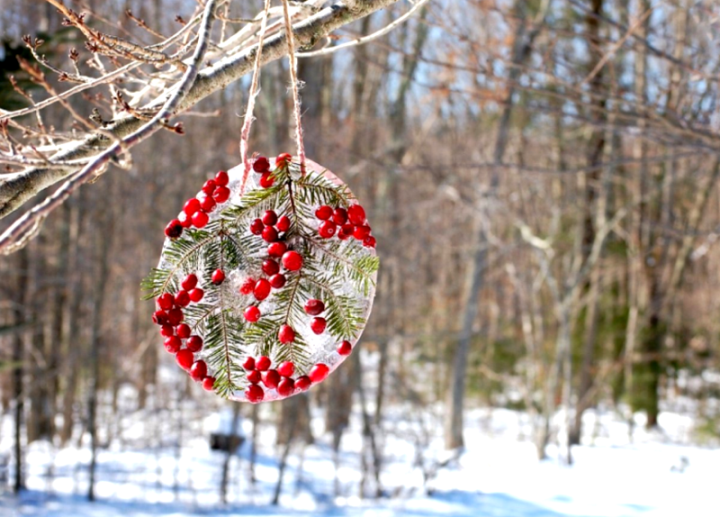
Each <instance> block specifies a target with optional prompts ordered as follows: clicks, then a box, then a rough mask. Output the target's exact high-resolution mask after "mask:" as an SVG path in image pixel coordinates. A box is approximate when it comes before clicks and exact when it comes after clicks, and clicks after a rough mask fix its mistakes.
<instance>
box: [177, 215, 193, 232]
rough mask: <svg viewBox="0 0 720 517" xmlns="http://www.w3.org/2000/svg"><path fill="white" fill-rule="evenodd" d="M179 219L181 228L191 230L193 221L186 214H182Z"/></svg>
mask: <svg viewBox="0 0 720 517" xmlns="http://www.w3.org/2000/svg"><path fill="white" fill-rule="evenodd" d="M177 219H178V221H180V226H182V227H183V228H190V227H191V226H192V219H191V218H190V216H189V215H187V214H186V213H185V212H180V213H179V214H178V217H177Z"/></svg>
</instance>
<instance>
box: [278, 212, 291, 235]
mask: <svg viewBox="0 0 720 517" xmlns="http://www.w3.org/2000/svg"><path fill="white" fill-rule="evenodd" d="M275 228H277V231H279V232H286V231H288V230H289V229H290V218H289V217H288V216H286V215H283V216H281V217H280V219H278V222H277V224H276V225H275Z"/></svg>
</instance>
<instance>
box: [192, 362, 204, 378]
mask: <svg viewBox="0 0 720 517" xmlns="http://www.w3.org/2000/svg"><path fill="white" fill-rule="evenodd" d="M206 375H207V365H206V364H205V361H203V360H202V359H201V360H199V361H195V362H194V363H193V365H192V366H191V367H190V377H192V379H193V380H194V381H201V380H203V379H204V378H205V376H206Z"/></svg>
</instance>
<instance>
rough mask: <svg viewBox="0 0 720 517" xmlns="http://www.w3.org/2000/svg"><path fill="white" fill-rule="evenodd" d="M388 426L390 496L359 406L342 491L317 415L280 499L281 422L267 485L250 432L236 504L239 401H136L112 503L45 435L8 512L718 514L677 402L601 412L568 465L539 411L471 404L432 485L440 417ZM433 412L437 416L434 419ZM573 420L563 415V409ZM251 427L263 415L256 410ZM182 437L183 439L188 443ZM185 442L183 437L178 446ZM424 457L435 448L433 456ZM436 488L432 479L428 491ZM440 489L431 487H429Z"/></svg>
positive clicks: (270, 437)
mask: <svg viewBox="0 0 720 517" xmlns="http://www.w3.org/2000/svg"><path fill="white" fill-rule="evenodd" d="M387 415H388V418H387V420H386V424H385V428H384V431H385V432H384V437H383V439H382V440H383V443H382V447H383V453H384V461H385V464H384V466H383V470H382V472H383V474H382V485H383V489H384V491H385V494H386V496H385V497H383V498H380V499H360V498H359V497H358V487H359V484H360V478H361V459H360V454H359V453H360V450H361V446H362V435H361V432H360V431H361V426H360V421H359V418H355V419H354V420H353V423H352V425H351V428H350V429H348V432H347V433H346V435H345V436H344V438H343V441H342V444H341V456H340V461H339V470H338V472H337V474H338V480H339V485H338V488H339V495H338V496H337V497H336V496H335V468H334V465H333V460H332V457H333V454H332V448H331V442H330V437H329V435H328V434H323V420H322V414H321V413H319V412H318V413H316V414H315V417H314V420H313V429H314V431H316V436H317V439H316V443H315V444H314V445H310V446H307V447H305V448H304V450H303V448H302V447H301V445H299V444H298V445H296V446H294V447H293V450H292V453H291V454H290V459H289V463H288V468H287V470H286V472H285V476H284V484H283V488H282V496H281V497H280V504H279V505H278V506H273V505H271V504H270V502H271V500H272V495H273V492H274V490H275V486H276V484H277V479H278V468H277V466H278V461H279V458H280V456H281V452H282V447H276V446H275V445H274V443H275V435H274V426H270V425H267V426H264V427H263V428H262V431H261V435H260V438H259V440H258V451H257V452H258V456H257V461H256V479H257V480H256V484H255V486H254V487H253V486H251V484H250V482H249V465H250V463H249V454H250V446H249V440H245V442H244V443H243V445H242V447H241V449H240V451H239V454H238V456H236V457H234V458H233V459H232V461H231V462H230V468H229V475H230V478H229V487H228V494H229V495H228V499H229V500H228V503H227V504H226V505H222V504H220V499H219V486H220V479H221V476H222V468H223V462H224V461H225V458H226V454H225V453H223V452H217V451H211V450H210V448H209V445H208V436H209V433H210V431H211V430H213V429H218V428H222V427H224V426H226V425H227V421H226V420H228V419H227V418H226V417H227V416H228V415H227V414H225V413H215V414H214V415H212V416H210V417H207V418H198V419H195V418H192V417H191V415H186V417H190V418H186V420H185V422H186V424H187V427H185V428H184V429H178V428H177V421H176V420H175V419H173V418H169V417H167V418H163V417H162V416H161V415H154V416H151V415H149V414H147V413H143V412H135V413H134V414H132V416H131V417H126V419H124V420H123V421H121V422H118V423H117V426H118V427H117V428H116V429H115V431H114V432H115V433H116V436H117V437H116V438H115V439H113V440H112V442H111V443H110V445H109V447H107V448H104V449H102V450H101V451H100V453H99V456H98V461H99V468H98V481H97V485H96V494H97V498H98V501H97V502H95V503H89V502H87V500H86V498H85V494H86V490H87V483H88V476H87V465H88V463H89V460H90V455H89V451H88V448H87V447H83V448H80V449H78V448H76V447H68V448H65V449H62V450H55V449H54V448H53V447H51V446H50V445H49V444H48V443H46V442H45V443H42V442H36V443H33V444H31V445H30V446H29V447H28V449H27V457H26V466H27V467H26V468H27V488H28V490H27V491H25V492H24V493H23V494H22V495H21V496H20V497H19V498H16V497H14V496H13V495H12V494H10V493H9V492H8V491H7V489H4V490H5V492H0V515H2V516H3V517H5V516H43V517H61V516H62V517H71V516H72V517H96V516H97V517H100V516H103V517H115V516H130V515H132V516H145V515H148V516H149V515H152V516H157V515H163V516H164V515H167V516H174V517H180V516H184V515H210V514H212V515H236V514H239V515H260V516H272V515H278V516H292V515H323V516H333V517H334V516H347V517H354V516H361V515H362V516H379V517H382V516H391V515H408V516H418V517H431V516H440V515H451V516H468V517H485V516H493V517H496V516H497V517H561V516H599V517H600V516H601V517H616V516H617V517H619V516H627V517H634V516H644V517H661V516H662V517H665V516H667V517H678V516H692V517H704V516H708V517H710V516H713V517H717V515H718V506H717V493H716V490H717V482H718V479H720V450H718V449H717V448H710V447H700V446H697V445H691V444H690V441H691V431H692V420H691V419H690V418H689V417H684V416H682V415H679V414H677V413H670V412H666V413H663V414H662V416H661V427H662V432H653V433H647V432H645V431H644V430H643V429H642V425H641V424H642V422H641V421H638V424H639V425H638V426H637V428H636V430H635V432H634V437H633V442H632V443H630V442H629V440H628V431H627V424H626V423H625V422H623V421H622V420H621V419H620V418H619V416H617V415H614V414H612V413H609V412H607V413H604V414H603V415H602V417H601V418H599V419H597V418H596V417H595V416H594V415H593V414H591V413H590V412H589V413H588V418H587V422H586V426H585V430H586V435H585V436H584V440H583V441H584V444H583V446H579V447H574V448H573V457H574V465H573V466H571V467H569V466H567V465H565V463H564V462H563V461H561V458H562V457H563V456H564V452H563V448H559V447H557V446H550V447H549V449H548V450H549V453H550V458H549V459H547V460H544V461H541V462H538V460H537V458H536V450H535V447H534V446H533V444H532V442H531V441H530V439H529V436H528V430H529V427H528V424H527V416H526V415H525V414H523V413H520V412H514V411H509V410H499V409H494V410H489V409H488V410H475V411H471V412H469V413H468V414H467V424H466V426H467V430H466V434H465V436H466V442H467V448H466V451H465V453H464V454H463V455H462V457H461V458H460V460H459V462H453V461H451V462H450V463H449V464H448V465H447V466H446V467H443V468H440V469H439V470H438V472H437V476H436V477H435V478H434V479H432V480H431V481H430V482H429V483H427V485H425V484H424V482H423V473H422V469H421V468H420V467H419V461H422V462H423V464H424V465H425V467H426V468H425V470H426V471H429V470H431V468H429V467H431V466H432V465H433V464H435V463H437V462H442V461H443V460H445V459H447V457H445V456H444V454H445V453H443V451H442V440H441V430H442V428H441V426H440V425H439V423H440V422H439V419H438V420H435V417H437V416H439V415H437V414H436V413H435V412H434V411H432V410H430V411H428V412H427V413H426V414H424V415H423V416H422V418H423V419H424V421H421V420H420V419H419V418H418V416H417V415H415V416H413V414H412V412H411V411H409V410H405V409H403V408H394V409H390V408H388V411H387ZM428 415H435V416H431V417H428ZM558 419H560V420H562V415H558ZM241 426H242V432H243V434H244V436H245V437H249V436H250V435H251V422H250V421H248V420H245V421H242V423H241ZM11 431H12V421H11V419H10V418H4V419H3V422H2V437H1V440H0V453H2V454H6V453H7V452H8V451H10V450H11V444H12V440H11V437H12V432H11ZM178 438H180V441H178ZM178 443H182V446H181V447H178ZM421 457H422V460H419V458H421ZM425 488H427V489H428V490H426V489H425ZM428 491H429V492H430V493H428Z"/></svg>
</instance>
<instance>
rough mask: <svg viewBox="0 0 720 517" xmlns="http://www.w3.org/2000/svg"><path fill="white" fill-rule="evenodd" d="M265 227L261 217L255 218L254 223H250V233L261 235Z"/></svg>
mask: <svg viewBox="0 0 720 517" xmlns="http://www.w3.org/2000/svg"><path fill="white" fill-rule="evenodd" d="M264 228H265V225H264V224H263V222H262V221H261V220H260V219H255V220H254V221H253V222H252V223H250V233H252V234H253V235H261V234H262V232H263V229H264Z"/></svg>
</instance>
